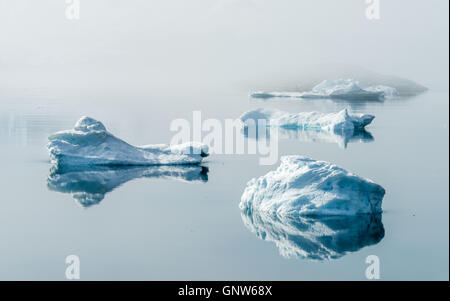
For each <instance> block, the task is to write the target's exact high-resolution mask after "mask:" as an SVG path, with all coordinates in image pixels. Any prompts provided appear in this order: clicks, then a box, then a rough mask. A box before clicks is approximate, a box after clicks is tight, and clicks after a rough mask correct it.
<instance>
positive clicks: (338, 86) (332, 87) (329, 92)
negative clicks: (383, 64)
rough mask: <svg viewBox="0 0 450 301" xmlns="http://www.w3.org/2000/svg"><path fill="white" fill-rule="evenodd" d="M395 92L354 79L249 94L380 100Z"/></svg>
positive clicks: (260, 96) (263, 96) (269, 96)
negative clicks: (309, 88)
mask: <svg viewBox="0 0 450 301" xmlns="http://www.w3.org/2000/svg"><path fill="white" fill-rule="evenodd" d="M397 95H398V93H397V90H396V89H395V88H392V87H388V86H384V85H376V86H365V85H364V84H362V83H360V82H359V81H357V80H354V79H337V80H324V81H322V82H321V83H319V84H318V85H316V86H314V87H313V88H312V90H311V91H306V92H265V91H259V92H254V93H251V97H253V98H272V97H288V98H336V99H347V100H352V99H357V100H382V99H384V98H387V97H394V96H397Z"/></svg>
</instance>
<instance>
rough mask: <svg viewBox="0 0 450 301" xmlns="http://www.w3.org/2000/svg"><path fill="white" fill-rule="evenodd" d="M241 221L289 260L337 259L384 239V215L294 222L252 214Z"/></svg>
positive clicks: (302, 218) (246, 215) (245, 215)
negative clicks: (271, 243) (273, 244)
mask: <svg viewBox="0 0 450 301" xmlns="http://www.w3.org/2000/svg"><path fill="white" fill-rule="evenodd" d="M241 217H242V220H243V222H244V224H245V226H246V227H247V228H248V229H249V230H250V231H251V232H252V233H255V234H256V236H258V237H259V238H260V239H262V240H265V241H270V242H273V243H275V245H276V246H277V247H278V249H279V252H280V254H281V255H282V256H283V257H286V258H292V257H294V258H295V257H300V258H305V259H309V260H330V259H336V258H339V257H342V256H344V255H345V254H347V253H350V252H356V251H358V250H359V249H361V248H363V247H365V246H369V245H373V244H376V243H378V242H379V241H381V239H383V237H384V227H383V223H382V222H381V214H374V215H367V214H366V215H358V216H326V217H320V218H310V217H295V218H293V217H279V216H274V215H267V214H264V213H260V212H258V211H253V212H248V214H246V213H242V214H241Z"/></svg>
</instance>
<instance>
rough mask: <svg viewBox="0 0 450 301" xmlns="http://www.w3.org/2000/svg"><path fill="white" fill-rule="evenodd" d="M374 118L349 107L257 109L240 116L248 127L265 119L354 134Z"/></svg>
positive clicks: (272, 123)
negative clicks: (333, 109)
mask: <svg viewBox="0 0 450 301" xmlns="http://www.w3.org/2000/svg"><path fill="white" fill-rule="evenodd" d="M374 118H375V116H373V115H368V114H352V115H350V114H349V113H348V111H347V109H344V110H342V111H340V112H338V113H319V112H302V113H297V114H291V113H286V112H282V111H278V110H272V109H256V110H252V111H248V112H245V113H244V114H242V115H241V117H240V119H241V121H242V122H243V123H244V125H245V126H247V127H249V126H255V125H258V120H264V121H266V124H267V125H268V126H275V127H282V128H288V129H289V128H290V129H303V130H320V131H328V132H332V133H336V134H342V133H350V134H353V133H354V132H356V131H360V130H363V129H364V127H365V126H366V125H368V124H370V123H371V122H372V120H373V119H374Z"/></svg>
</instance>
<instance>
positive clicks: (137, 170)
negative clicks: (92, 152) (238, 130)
mask: <svg viewBox="0 0 450 301" xmlns="http://www.w3.org/2000/svg"><path fill="white" fill-rule="evenodd" d="M137 178H158V179H170V180H178V181H183V182H207V181H208V168H207V167H203V166H195V165H189V166H183V165H175V166H147V167H143V166H123V167H106V166H105V167H96V168H92V169H79V170H75V169H70V170H61V169H59V170H58V169H55V168H52V170H51V171H50V174H49V176H48V178H47V184H48V188H49V189H50V190H54V191H59V192H63V193H69V194H72V197H73V198H74V199H75V201H76V202H77V203H78V204H80V205H81V206H82V207H89V206H92V205H96V204H98V203H100V202H101V201H102V200H103V199H104V198H105V195H106V194H107V193H109V192H111V191H113V190H114V189H116V188H117V187H119V186H121V185H122V184H124V183H126V182H128V181H131V180H133V179H137Z"/></svg>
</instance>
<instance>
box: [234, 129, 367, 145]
mask: <svg viewBox="0 0 450 301" xmlns="http://www.w3.org/2000/svg"><path fill="white" fill-rule="evenodd" d="M274 130H277V131H278V138H279V139H291V140H292V139H296V140H299V141H300V142H308V143H309V142H319V143H336V144H337V145H338V146H339V147H340V148H347V145H348V144H349V143H355V142H356V143H368V142H372V141H374V138H373V136H372V134H371V133H370V132H368V131H366V130H356V131H353V132H346V131H342V133H334V132H330V131H323V130H320V129H308V130H304V129H294V128H282V127H279V128H270V127H260V126H257V125H255V126H254V127H245V128H243V129H242V133H243V134H244V136H245V137H246V138H247V139H256V140H260V139H266V140H269V139H270V136H271V131H274Z"/></svg>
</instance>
